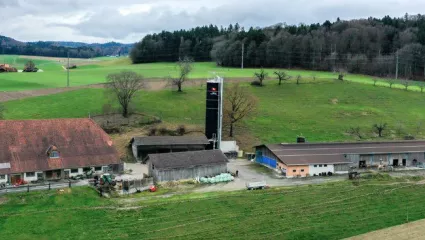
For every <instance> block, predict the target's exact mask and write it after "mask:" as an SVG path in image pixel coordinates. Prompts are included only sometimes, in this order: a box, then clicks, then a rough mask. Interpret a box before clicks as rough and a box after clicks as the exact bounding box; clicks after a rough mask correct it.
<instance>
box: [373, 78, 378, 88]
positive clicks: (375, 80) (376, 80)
mask: <svg viewBox="0 0 425 240" xmlns="http://www.w3.org/2000/svg"><path fill="white" fill-rule="evenodd" d="M372 81H373V86H375V87H376V83H378V79H377V78H373V79H372Z"/></svg>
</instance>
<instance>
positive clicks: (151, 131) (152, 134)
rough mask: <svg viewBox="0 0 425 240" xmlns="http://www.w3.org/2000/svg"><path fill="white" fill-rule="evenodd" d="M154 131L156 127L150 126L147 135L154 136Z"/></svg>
mask: <svg viewBox="0 0 425 240" xmlns="http://www.w3.org/2000/svg"><path fill="white" fill-rule="evenodd" d="M156 131H157V129H156V128H151V129H150V130H149V134H148V135H149V136H156Z"/></svg>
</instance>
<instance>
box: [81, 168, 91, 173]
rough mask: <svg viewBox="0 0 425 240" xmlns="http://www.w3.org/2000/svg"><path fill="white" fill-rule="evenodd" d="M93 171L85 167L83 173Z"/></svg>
mask: <svg viewBox="0 0 425 240" xmlns="http://www.w3.org/2000/svg"><path fill="white" fill-rule="evenodd" d="M90 170H91V168H89V167H85V168H83V172H88V171H90Z"/></svg>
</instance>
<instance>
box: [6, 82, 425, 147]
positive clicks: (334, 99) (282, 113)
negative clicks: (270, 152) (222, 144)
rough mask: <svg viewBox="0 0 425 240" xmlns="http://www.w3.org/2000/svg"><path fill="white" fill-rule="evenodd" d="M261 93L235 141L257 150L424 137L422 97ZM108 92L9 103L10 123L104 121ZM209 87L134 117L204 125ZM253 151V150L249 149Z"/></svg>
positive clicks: (144, 100)
mask: <svg viewBox="0 0 425 240" xmlns="http://www.w3.org/2000/svg"><path fill="white" fill-rule="evenodd" d="M265 83H266V86H264V87H252V86H249V85H248V84H243V85H242V86H243V87H245V88H247V89H248V90H249V91H251V92H252V93H253V94H254V95H255V96H256V97H257V98H258V106H257V110H256V111H255V112H254V114H252V115H251V116H249V117H248V118H247V119H246V120H245V121H244V122H243V124H241V125H240V126H239V128H238V129H237V131H236V135H241V134H242V135H244V134H250V135H252V136H254V137H255V138H256V139H258V142H256V143H277V142H293V141H294V140H295V138H296V136H297V135H300V134H302V135H304V136H305V137H307V139H308V140H309V141H312V142H315V141H347V140H350V141H353V140H358V139H357V138H356V137H355V136H351V135H349V134H347V133H346V131H347V130H348V129H349V128H350V127H360V129H361V132H362V134H363V136H362V137H363V139H362V140H368V139H371V140H377V139H378V138H377V137H376V136H375V134H374V133H373V130H372V125H373V124H375V123H388V129H386V130H385V131H384V138H383V139H400V138H403V137H404V136H406V135H408V134H411V135H413V136H414V137H416V138H423V137H424V133H425V125H424V124H425V112H424V111H423V106H425V97H424V96H425V93H424V94H422V93H419V92H413V91H404V90H399V89H389V88H385V87H375V86H372V85H368V84H358V83H352V82H340V81H337V80H322V81H316V82H304V83H302V84H299V85H297V84H295V82H293V81H292V82H287V83H284V84H282V85H281V86H279V85H277V82H276V81H271V80H269V81H266V82H265ZM105 91H106V90H105V89H100V88H97V89H96V88H88V89H80V90H74V91H70V92H64V93H59V94H54V95H48V96H41V97H34V98H27V99H21V100H14V101H9V102H5V103H4V105H5V107H6V112H5V114H4V115H5V117H6V119H43V118H78V117H88V116H89V115H91V116H93V115H97V114H101V113H102V106H103V105H104V104H105V103H109V102H111V101H112V103H113V105H114V107H116V108H117V109H118V106H117V104H116V101H114V100H113V99H112V100H111V95H110V94H107V93H105ZM204 99H205V90H204V87H200V86H199V87H188V88H184V92H183V93H177V92H175V91H172V90H171V89H169V90H161V91H141V92H140V93H138V94H137V96H136V97H135V99H134V102H133V106H132V108H133V110H134V111H137V112H141V113H145V114H148V115H154V116H158V117H160V118H161V119H162V121H164V122H170V123H175V124H192V125H198V126H199V127H200V128H201V129H203V124H204V119H205V100H204ZM252 144H254V143H252Z"/></svg>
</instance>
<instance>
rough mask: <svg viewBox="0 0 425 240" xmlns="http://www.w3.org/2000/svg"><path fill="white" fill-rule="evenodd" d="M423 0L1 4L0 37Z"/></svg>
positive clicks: (139, 30) (100, 31)
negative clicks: (0, 23)
mask: <svg viewBox="0 0 425 240" xmlns="http://www.w3.org/2000/svg"><path fill="white" fill-rule="evenodd" d="M421 10H424V11H425V1H423V0H319V1H318V0H0V20H1V22H2V25H1V27H0V35H5V36H9V37H12V38H15V39H17V40H21V41H38V40H41V41H47V40H52V41H82V42H101V43H103V42H107V41H111V40H113V41H119V42H126V43H129V42H135V41H138V40H140V39H141V38H142V37H143V36H144V35H146V34H148V33H152V32H158V31H161V30H163V29H165V30H177V29H182V28H190V27H194V26H198V25H205V24H215V25H218V26H220V25H223V26H228V25H229V24H230V23H236V22H238V23H239V24H240V25H241V26H245V27H249V26H254V27H255V26H259V27H264V26H270V25H273V24H276V23H287V24H299V23H307V24H309V23H315V22H320V23H322V22H324V21H325V20H335V19H336V18H337V17H340V18H341V19H352V18H365V17H368V16H374V17H383V16H385V15H390V16H397V17H399V16H403V15H404V13H406V12H408V13H409V14H417V13H420V12H418V11H421Z"/></svg>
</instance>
